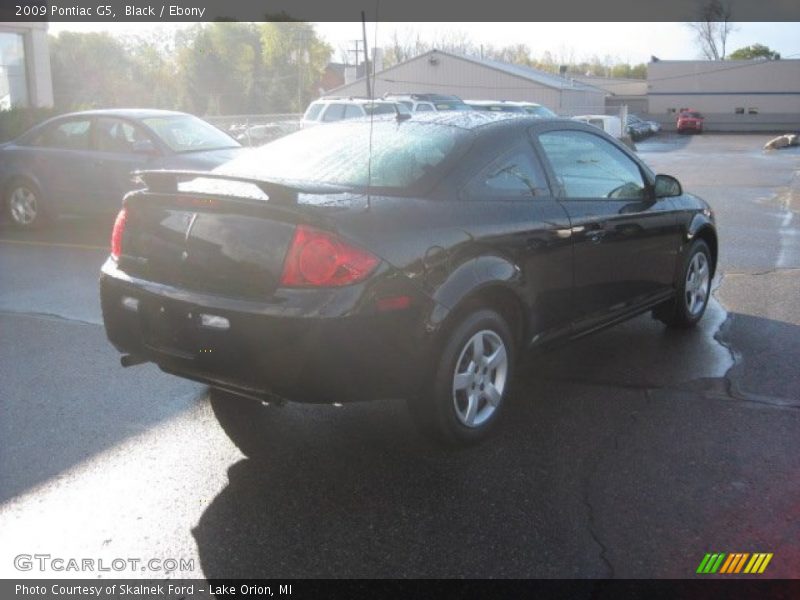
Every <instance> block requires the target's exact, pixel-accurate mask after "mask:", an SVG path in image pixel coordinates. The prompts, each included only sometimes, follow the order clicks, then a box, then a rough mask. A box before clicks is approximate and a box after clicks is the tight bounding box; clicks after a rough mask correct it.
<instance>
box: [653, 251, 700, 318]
mask: <svg viewBox="0 0 800 600" xmlns="http://www.w3.org/2000/svg"><path fill="white" fill-rule="evenodd" d="M711 260H712V259H711V252H710V250H709V249H708V245H707V244H706V243H705V242H704V241H703V240H695V241H694V242H693V243H692V245H691V246H690V247H689V251H688V252H687V253H686V256H685V258H684V261H683V266H682V269H681V275H680V279H679V282H678V285H677V294H676V296H675V299H674V300H670V301H669V302H666V303H664V304H662V305H661V306H659V307H657V308H656V309H655V310H654V311H653V316H654V317H655V318H656V319H658V320H659V321H661V322H662V323H664V324H665V325H667V327H675V328H683V329H685V328H689V327H694V326H695V325H697V323H698V322H699V321H700V319H702V318H703V315H704V314H705V312H706V307H707V306H708V300H709V297H710V296H711V273H712V271H713V264H712V262H711Z"/></svg>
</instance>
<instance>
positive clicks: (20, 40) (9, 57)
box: [0, 22, 53, 110]
mask: <svg viewBox="0 0 800 600" xmlns="http://www.w3.org/2000/svg"><path fill="white" fill-rule="evenodd" d="M52 105H53V85H52V82H51V80H50V54H49V52H48V46H47V23H7V22H5V23H3V22H0V110H7V109H9V108H12V107H27V106H52Z"/></svg>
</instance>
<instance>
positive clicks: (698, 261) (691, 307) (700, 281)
mask: <svg viewBox="0 0 800 600" xmlns="http://www.w3.org/2000/svg"><path fill="white" fill-rule="evenodd" d="M710 283H711V277H710V273H709V268H708V258H706V255H705V254H704V253H703V252H696V253H695V255H694V256H693V257H692V260H691V261H690V262H689V268H688V269H687V270H686V285H685V286H684V290H685V293H684V296H685V301H686V310H687V311H689V314H690V315H692V316H696V315H698V314H700V313H701V312H702V311H703V308H705V305H706V302H707V301H708V293H709V284H710Z"/></svg>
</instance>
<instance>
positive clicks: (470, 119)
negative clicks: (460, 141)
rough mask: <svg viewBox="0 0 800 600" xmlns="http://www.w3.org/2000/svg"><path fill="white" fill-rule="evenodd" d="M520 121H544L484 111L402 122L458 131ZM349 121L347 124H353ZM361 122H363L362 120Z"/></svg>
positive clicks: (418, 115)
mask: <svg viewBox="0 0 800 600" xmlns="http://www.w3.org/2000/svg"><path fill="white" fill-rule="evenodd" d="M393 119H395V117H392V116H391V115H381V116H380V117H375V118H374V121H375V122H379V121H388V120H393ZM520 120H524V121H528V122H530V123H531V124H540V123H542V122H543V121H544V120H545V119H542V118H539V117H534V116H533V115H528V114H525V113H512V112H484V111H438V112H424V113H416V114H415V115H414V117H413V118H412V119H409V120H407V121H404V122H405V123H430V124H434V125H446V126H450V127H458V128H460V129H466V130H475V129H479V128H481V127H485V126H490V125H498V126H503V125H504V124H506V123H507V124H508V125H511V126H514V127H517V126H519V122H520ZM550 120H552V121H555V120H559V121H564V122H565V123H574V121H570V120H569V119H550ZM353 121H355V120H351V121H349V122H353ZM362 121H363V120H362Z"/></svg>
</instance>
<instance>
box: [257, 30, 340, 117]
mask: <svg viewBox="0 0 800 600" xmlns="http://www.w3.org/2000/svg"><path fill="white" fill-rule="evenodd" d="M259 32H260V39H261V52H262V61H263V64H264V71H265V82H266V86H267V90H266V99H267V105H268V107H269V110H270V111H275V112H302V111H304V110H305V108H306V106H307V105H308V103H309V102H310V101H311V100H313V99H314V98H316V97H317V96H318V95H319V94H318V91H317V90H316V89H315V84H316V83H317V82H318V81H319V79H320V77H322V74H323V72H324V71H325V67H326V66H327V64H328V62H329V61H330V58H331V54H332V53H333V49H332V48H331V47H330V46H329V45H328V44H326V43H325V42H323V41H322V40H320V39H319V37H317V33H316V31H315V30H314V27H313V26H312V25H310V24H309V23H302V22H298V21H282V22H273V23H262V24H261V25H260V26H259Z"/></svg>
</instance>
